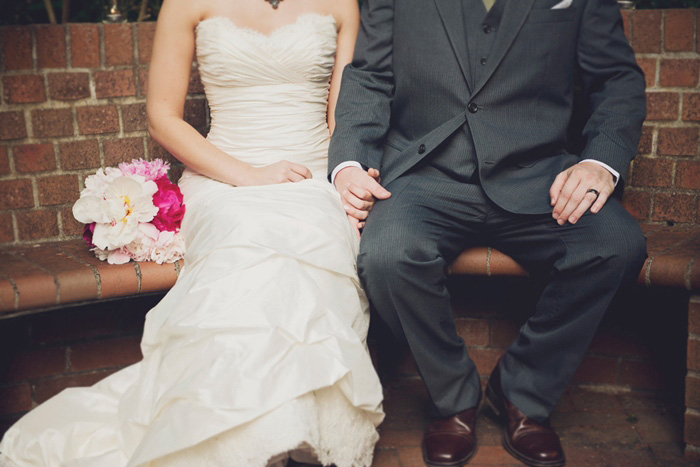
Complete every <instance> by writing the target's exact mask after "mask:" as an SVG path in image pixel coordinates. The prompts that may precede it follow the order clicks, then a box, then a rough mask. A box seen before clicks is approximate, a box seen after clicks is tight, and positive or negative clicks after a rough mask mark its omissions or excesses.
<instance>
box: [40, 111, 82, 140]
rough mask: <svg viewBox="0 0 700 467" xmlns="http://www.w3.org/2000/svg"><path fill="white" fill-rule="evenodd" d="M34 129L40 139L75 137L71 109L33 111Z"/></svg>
mask: <svg viewBox="0 0 700 467" xmlns="http://www.w3.org/2000/svg"><path fill="white" fill-rule="evenodd" d="M32 129H33V130H34V136H36V137H38V138H50V137H56V136H72V135H73V114H72V113H71V110H70V109H45V110H32Z"/></svg>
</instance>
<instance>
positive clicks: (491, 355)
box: [469, 348, 503, 376]
mask: <svg viewBox="0 0 700 467" xmlns="http://www.w3.org/2000/svg"><path fill="white" fill-rule="evenodd" d="M502 355H503V350H502V349H489V348H483V349H479V348H471V349H469V356H470V357H471V359H472V361H473V362H474V365H476V369H477V371H478V372H479V374H480V375H482V376H488V375H490V374H491V372H492V371H493V369H494V367H495V366H496V363H498V360H499V359H500V358H501V356H502Z"/></svg>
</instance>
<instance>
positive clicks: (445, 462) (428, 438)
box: [422, 405, 478, 467]
mask: <svg viewBox="0 0 700 467" xmlns="http://www.w3.org/2000/svg"><path fill="white" fill-rule="evenodd" d="M477 407H478V405H477ZM475 426H476V407H472V408H471V409H467V410H465V411H463V412H460V413H458V414H456V415H453V416H451V417H449V418H444V419H441V420H436V421H434V422H432V423H431V424H430V425H428V427H427V428H426V429H425V434H424V435H423V445H422V449H423V461H424V462H425V463H426V465H427V466H428V467H460V466H462V465H464V464H466V463H467V462H469V459H471V458H472V457H473V456H474V454H475V453H476V432H475V431H474V428H475Z"/></svg>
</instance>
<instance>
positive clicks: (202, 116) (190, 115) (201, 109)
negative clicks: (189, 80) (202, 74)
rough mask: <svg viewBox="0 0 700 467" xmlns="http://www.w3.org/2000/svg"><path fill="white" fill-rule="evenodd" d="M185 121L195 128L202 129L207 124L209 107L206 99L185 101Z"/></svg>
mask: <svg viewBox="0 0 700 467" xmlns="http://www.w3.org/2000/svg"><path fill="white" fill-rule="evenodd" d="M183 117H184V119H185V121H186V122H187V123H189V124H190V125H192V126H193V127H195V128H202V127H204V126H206V124H207V106H206V101H205V100H204V99H188V100H186V101H185V110H184V115H183Z"/></svg>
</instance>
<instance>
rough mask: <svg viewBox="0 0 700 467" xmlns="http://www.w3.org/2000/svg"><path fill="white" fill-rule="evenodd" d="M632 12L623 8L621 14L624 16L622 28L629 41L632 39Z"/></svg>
mask: <svg viewBox="0 0 700 467" xmlns="http://www.w3.org/2000/svg"><path fill="white" fill-rule="evenodd" d="M630 13H631V12H630V11H629V10H621V11H620V15H621V16H622V28H623V30H624V32H625V36H626V37H627V40H628V41H630V42H631V41H632V35H631V32H632V31H631V28H630V23H632V18H630V16H631V14H630Z"/></svg>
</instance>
